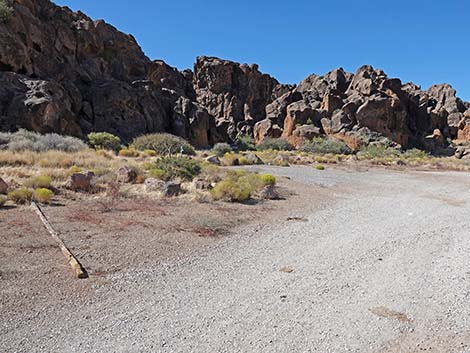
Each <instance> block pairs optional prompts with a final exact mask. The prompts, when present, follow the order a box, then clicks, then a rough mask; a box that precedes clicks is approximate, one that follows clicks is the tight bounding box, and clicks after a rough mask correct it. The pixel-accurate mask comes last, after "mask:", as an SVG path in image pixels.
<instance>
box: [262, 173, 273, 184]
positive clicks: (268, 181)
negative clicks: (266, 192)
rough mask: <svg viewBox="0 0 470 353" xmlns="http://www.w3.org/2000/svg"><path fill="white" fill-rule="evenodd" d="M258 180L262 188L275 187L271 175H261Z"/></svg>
mask: <svg viewBox="0 0 470 353" xmlns="http://www.w3.org/2000/svg"><path fill="white" fill-rule="evenodd" d="M259 178H260V180H261V182H262V183H263V185H264V186H268V185H271V186H273V185H276V177H275V176H274V175H272V174H261V175H260V176H259Z"/></svg>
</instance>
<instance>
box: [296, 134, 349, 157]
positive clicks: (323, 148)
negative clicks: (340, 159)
mask: <svg viewBox="0 0 470 353" xmlns="http://www.w3.org/2000/svg"><path fill="white" fill-rule="evenodd" d="M300 151H302V152H308V153H318V154H327V153H332V154H351V153H352V150H351V149H350V148H349V147H348V145H346V144H345V143H344V142H343V141H340V140H337V139H333V138H323V137H315V138H313V139H311V140H310V141H307V142H305V143H304V144H303V146H302V147H301V148H300Z"/></svg>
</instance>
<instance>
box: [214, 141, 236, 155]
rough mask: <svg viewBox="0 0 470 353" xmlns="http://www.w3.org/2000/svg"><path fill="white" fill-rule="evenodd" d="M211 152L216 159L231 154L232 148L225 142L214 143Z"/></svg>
mask: <svg viewBox="0 0 470 353" xmlns="http://www.w3.org/2000/svg"><path fill="white" fill-rule="evenodd" d="M212 152H213V153H214V154H215V155H216V156H218V157H223V156H224V155H225V154H226V153H230V152H232V147H231V146H230V145H229V144H228V143H225V142H221V143H216V144H215V145H214V147H213V148H212Z"/></svg>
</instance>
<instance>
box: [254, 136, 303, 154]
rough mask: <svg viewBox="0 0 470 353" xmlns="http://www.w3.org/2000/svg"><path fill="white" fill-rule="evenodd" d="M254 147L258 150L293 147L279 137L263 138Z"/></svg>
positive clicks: (284, 149) (288, 149)
mask: <svg viewBox="0 0 470 353" xmlns="http://www.w3.org/2000/svg"><path fill="white" fill-rule="evenodd" d="M256 149H257V150H258V151H265V150H276V151H292V150H293V149H294V147H293V146H292V145H291V144H290V143H289V142H287V141H286V140H284V139H281V138H277V139H276V138H265V139H264V140H263V141H262V142H261V143H260V144H258V145H257V146H256Z"/></svg>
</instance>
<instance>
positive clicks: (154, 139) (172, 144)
mask: <svg viewBox="0 0 470 353" xmlns="http://www.w3.org/2000/svg"><path fill="white" fill-rule="evenodd" d="M132 146H133V147H134V148H135V149H137V150H139V151H145V150H152V151H155V152H156V153H157V154H159V155H162V156H170V155H173V154H177V153H181V154H186V155H194V154H195V153H196V151H195V150H194V147H193V146H191V145H190V144H189V143H188V142H187V141H186V140H185V139H183V138H181V137H178V136H174V135H171V134H166V133H162V134H149V135H143V136H140V137H137V138H136V139H134V142H133V143H132Z"/></svg>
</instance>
